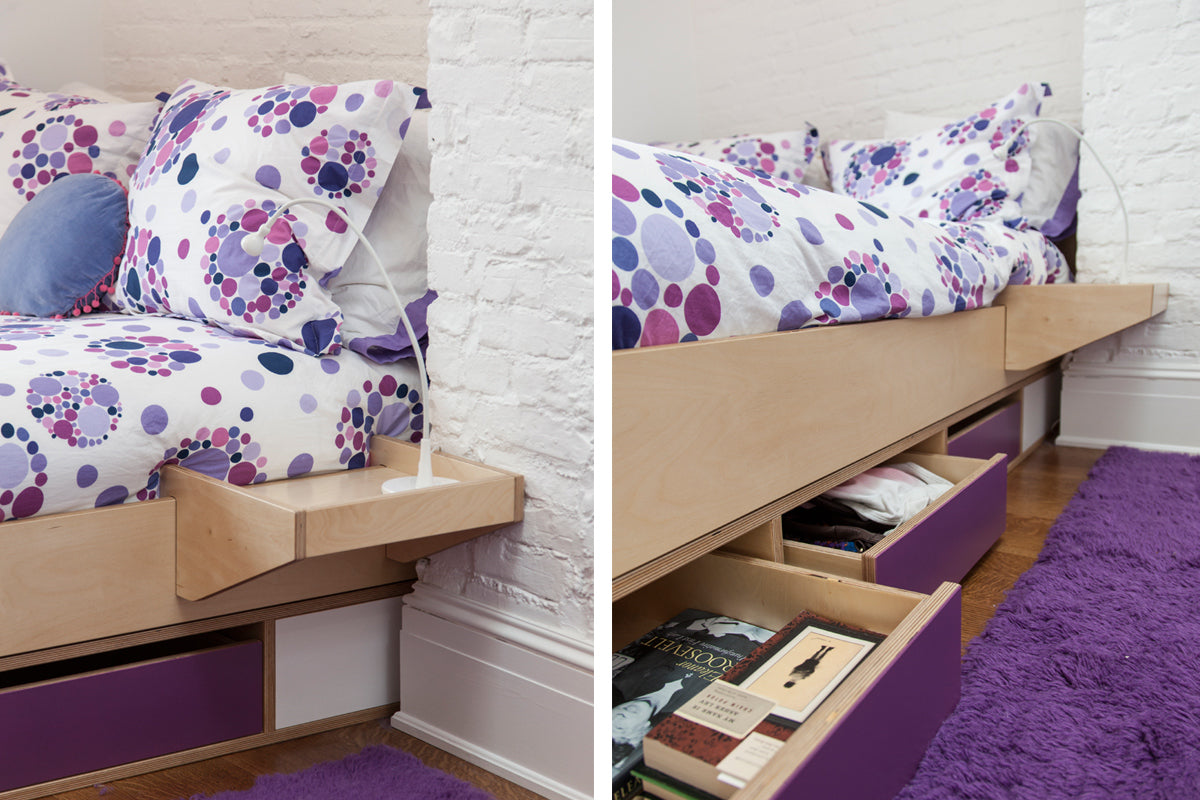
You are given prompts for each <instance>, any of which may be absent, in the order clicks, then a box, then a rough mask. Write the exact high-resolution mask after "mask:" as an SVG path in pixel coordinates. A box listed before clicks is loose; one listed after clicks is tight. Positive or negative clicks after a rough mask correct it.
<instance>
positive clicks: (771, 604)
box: [613, 553, 961, 800]
mask: <svg viewBox="0 0 1200 800" xmlns="http://www.w3.org/2000/svg"><path fill="white" fill-rule="evenodd" d="M960 607H961V598H960V594H959V587H958V586H956V585H954V584H950V583H945V584H942V585H940V586H939V587H937V589H936V590H934V591H933V593H932V594H929V595H925V594H919V593H915V592H908V591H904V590H901V589H895V588H891V587H887V586H877V585H872V584H867V583H863V582H861V581H856V580H850V579H847V578H840V577H837V576H832V575H827V574H823V573H813V572H808V571H805V570H801V569H797V568H795V567H791V566H788V565H785V564H779V563H772V562H768V561H763V560H761V559H755V558H749V557H746V556H741V555H735V554H725V553H713V554H709V555H706V556H702V557H701V558H698V559H696V560H695V561H692V562H690V563H689V564H687V565H685V566H683V567H681V568H679V569H677V570H675V571H674V572H672V573H671V574H669V575H667V576H665V577H663V578H660V579H659V580H657V581H654V582H653V583H651V584H648V585H647V586H645V587H643V588H641V589H639V590H637V591H636V592H634V593H632V594H629V595H627V596H626V597H623V598H622V599H621V600H619V601H617V602H616V603H614V604H613V650H614V652H615V651H616V650H618V649H620V648H621V647H623V646H624V645H625V644H627V643H628V642H631V641H633V640H634V639H636V638H637V637H638V636H641V635H642V634H644V633H645V632H646V631H649V630H651V629H653V628H654V627H655V626H656V625H658V624H660V623H661V622H663V621H664V620H667V619H670V618H671V617H672V616H674V615H675V614H677V613H678V612H679V611H681V610H683V609H686V608H700V609H705V610H708V611H713V612H716V613H719V614H725V615H727V616H731V617H734V618H736V619H741V620H744V621H746V622H749V623H752V624H754V625H759V626H762V627H765V628H769V629H771V630H777V629H779V628H781V627H783V626H784V625H785V624H786V623H787V622H788V621H789V620H791V619H792V618H793V617H794V616H796V615H797V614H798V613H799V612H800V611H802V610H809V611H813V612H816V613H818V614H821V615H823V616H826V617H829V618H832V619H835V620H838V621H841V622H845V623H848V624H851V625H857V626H861V627H864V628H868V629H871V630H875V631H877V632H879V633H883V634H885V635H886V637H887V638H886V639H884V641H883V642H882V643H881V644H880V645H879V646H878V647H877V648H876V649H875V650H874V651H873V652H872V653H871V654H870V655H869V656H868V657H867V658H866V659H865V660H864V661H863V662H862V664H860V665H859V666H858V668H857V669H855V671H854V672H853V673H851V674H850V675H849V677H847V679H846V680H845V681H843V682H842V683H841V685H839V686H838V687H837V689H835V690H834V692H833V693H832V694H830V695H829V697H828V698H826V699H825V701H824V702H823V703H822V704H821V705H820V706H819V707H818V708H817V710H816V711H815V712H814V713H813V715H812V716H811V717H809V719H808V720H807V721H806V722H805V723H804V724H803V725H801V726H800V728H799V729H798V730H797V731H796V732H795V733H794V734H793V735H792V736H791V738H790V739H788V741H787V743H786V744H785V745H784V746H783V747H782V748H781V749H780V750H779V752H777V753H776V754H775V755H774V757H772V759H771V761H770V762H769V763H768V764H767V766H766V767H764V768H763V769H762V770H761V771H760V772H759V774H758V775H757V777H756V778H755V779H754V780H753V781H752V782H750V783H749V784H748V785H747V786H746V787H745V788H743V789H741V790H739V791H738V792H737V793H736V794H735V795H734V800H749V798H768V797H771V798H790V797H795V798H802V797H803V798H811V797H854V798H862V799H863V800H867V799H869V798H879V800H888V799H889V798H891V797H893V796H894V795H895V793H896V791H897V790H898V789H899V788H900V787H902V786H903V785H904V783H905V782H907V781H908V779H909V778H910V777H911V776H912V774H913V772H914V771H915V769H916V767H917V764H918V763H919V762H920V759H921V756H922V755H923V754H924V752H925V748H926V747H927V746H928V744H929V741H930V740H931V739H932V738H933V735H934V734H935V733H936V732H937V729H938V727H939V726H940V725H941V723H942V720H943V719H944V718H945V717H946V715H947V714H949V713H950V711H951V710H952V709H953V708H954V706H955V704H956V703H957V702H958V696H959V680H960V675H959V630H960V621H959V620H960ZM881 731H886V732H887V735H886V737H885V738H886V746H880V747H874V746H868V749H867V750H866V751H864V742H866V743H870V742H875V743H878V742H879V741H880V738H879V736H880V732H881ZM864 753H866V755H864ZM864 758H865V759H866V761H864Z"/></svg>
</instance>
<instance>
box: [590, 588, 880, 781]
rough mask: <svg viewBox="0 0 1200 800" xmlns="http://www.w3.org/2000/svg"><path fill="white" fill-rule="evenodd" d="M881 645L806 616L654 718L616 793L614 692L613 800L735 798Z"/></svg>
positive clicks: (873, 636) (869, 635)
mask: <svg viewBox="0 0 1200 800" xmlns="http://www.w3.org/2000/svg"><path fill="white" fill-rule="evenodd" d="M685 613H697V614H698V613H702V612H685ZM741 624H743V625H744V624H745V623H741ZM757 630H760V631H761V630H762V629H757ZM883 638H884V637H883V636H882V635H880V634H878V633H874V632H872V631H867V630H863V629H860V628H854V627H850V626H846V625H842V624H840V623H838V622H835V621H833V620H830V619H826V618H824V617H820V616H818V615H816V614H812V613H809V612H802V613H801V614H799V615H798V616H797V617H795V618H794V619H793V620H792V621H791V622H789V623H788V624H787V625H786V626H785V627H784V628H783V629H782V630H780V631H779V632H778V633H775V634H774V635H770V637H769V638H766V640H765V641H763V642H762V643H761V644H759V645H758V646H757V647H754V648H753V649H752V650H751V651H749V652H748V653H747V654H745V656H744V657H742V658H740V659H738V660H737V661H736V663H733V664H731V665H729V667H728V669H726V670H723V671H722V673H721V674H720V675H719V676H716V675H714V676H712V677H710V678H709V679H708V680H707V681H704V682H703V684H702V685H700V686H699V687H698V688H694V689H693V690H692V691H690V692H689V693H688V696H687V698H686V699H685V700H683V701H681V702H674V703H672V705H673V708H672V709H671V712H670V713H669V714H668V713H660V714H658V715H656V716H655V718H654V720H653V724H652V725H651V726H650V727H649V729H648V730H646V731H645V732H644V734H643V735H642V740H641V754H640V756H641V761H640V763H639V762H638V761H637V760H636V759H635V760H634V762H633V763H631V764H629V765H628V769H629V772H630V774H631V776H632V777H631V778H625V779H624V780H623V781H622V782H621V783H620V786H618V783H617V782H616V778H617V772H616V766H617V758H616V743H617V739H616V736H617V734H616V730H617V708H616V706H617V704H616V696H615V694H614V712H613V720H614V740H613V741H614V798H616V797H617V794H618V790H620V791H622V792H623V795H622V797H627V796H629V795H632V794H635V793H637V792H639V791H640V792H641V793H642V794H643V795H645V796H649V797H656V798H661V800H675V798H684V799H685V800H712V798H729V797H731V796H732V795H733V793H734V792H736V791H737V790H738V789H740V788H742V787H744V786H745V785H746V784H747V783H749V781H750V780H751V779H753V778H754V776H755V775H756V774H758V771H759V770H760V769H762V767H763V766H764V765H765V764H766V763H767V762H768V761H769V760H770V759H771V757H772V756H773V755H774V754H775V752H776V751H777V750H778V749H779V748H780V747H782V746H783V743H784V742H785V741H787V739H788V737H789V736H791V734H792V732H793V731H795V730H796V729H797V728H798V727H799V726H800V725H801V724H802V723H803V722H804V720H805V719H807V718H808V717H809V716H810V715H811V714H812V713H813V711H814V710H815V709H816V708H817V706H818V705H819V704H820V703H821V702H822V701H823V700H824V699H825V698H826V697H828V696H829V695H830V694H831V693H832V692H833V690H834V689H836V688H837V687H838V685H839V684H841V682H842V681H843V680H845V678H846V676H848V675H849V674H850V672H851V671H852V670H853V669H854V668H855V667H857V666H858V665H859V664H860V663H861V662H862V661H863V659H864V658H866V656H867V654H868V653H870V652H871V650H872V649H873V648H874V647H875V645H876V644H878V643H879V642H880V641H882V640H883ZM644 640H645V637H643V640H639V641H644ZM622 652H624V651H622ZM617 655H620V654H617ZM615 658H616V656H614V659H615ZM632 663H636V662H631V664H632ZM631 664H627V665H626V668H628V667H629V666H630V665H631ZM615 666H616V662H615V661H614V667H615ZM615 674H616V673H615V669H614V692H615V690H616V677H615ZM618 800H620V799H619V798H618Z"/></svg>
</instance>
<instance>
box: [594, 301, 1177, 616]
mask: <svg viewBox="0 0 1200 800" xmlns="http://www.w3.org/2000/svg"><path fill="white" fill-rule="evenodd" d="M1165 307H1166V287H1165V286H1162V285H1150V284H1141V285H1126V286H1092V285H1086V284H1064V285H1048V286H1010V287H1009V288H1008V289H1006V290H1005V291H1004V292H1003V293H1001V295H1000V299H999V301H998V304H997V305H995V306H993V307H990V308H984V309H978V310H974V311H965V312H960V313H957V314H949V315H945V316H939V317H929V318H922V319H913V320H881V321H876V322H868V323H862V324H856V325H843V326H832V327H826V328H813V329H809V330H801V331H791V332H784V333H773V334H762V335H755V336H744V337H736V338H732V339H724V340H713V341H706V342H694V343H685V344H679V345H667V346H661V347H646V348H639V349H632V350H622V351H616V352H614V353H613V355H612V369H613V532H614V533H613V575H614V582H613V590H614V596H615V597H617V598H619V597H622V596H624V595H625V594H628V593H629V592H630V591H632V590H634V589H636V588H638V587H640V586H643V585H645V584H646V583H648V582H650V581H652V580H654V579H655V578H656V577H658V576H660V575H663V574H665V573H667V572H670V571H671V570H672V569H674V568H675V567H677V566H679V565H681V564H684V563H686V562H687V561H689V560H691V559H692V558H695V557H696V556H698V555H699V554H701V553H703V552H708V551H710V550H714V549H716V548H718V547H721V546H722V545H724V544H727V543H728V542H730V541H732V540H734V539H736V538H738V537H739V536H741V535H743V534H745V533H746V532H748V531H749V530H751V529H754V528H755V527H757V526H758V525H760V524H762V523H764V522H767V521H769V520H770V519H771V518H772V517H773V516H776V515H778V514H780V513H782V511H784V510H786V509H788V508H791V507H794V506H796V505H799V504H800V503H802V502H804V501H805V500H807V499H809V498H810V497H813V496H815V495H816V494H819V493H820V492H821V491H824V489H825V488H828V487H829V486H832V485H834V484H835V483H837V482H840V481H841V480H844V479H845V478H846V477H849V476H851V475H853V474H856V473H857V472H859V471H861V470H863V469H866V468H867V467H869V466H873V465H874V464H878V463H880V462H883V461H885V460H887V459H889V458H891V457H893V456H895V455H897V454H899V453H902V452H904V451H906V450H910V449H914V448H917V449H926V450H928V449H934V450H936V449H938V448H939V447H945V444H944V442H945V436H946V432H947V431H948V430H949V429H950V428H951V427H952V426H954V425H955V424H956V423H959V422H960V421H962V420H964V419H967V418H969V417H971V416H972V415H973V414H976V413H978V412H979V411H981V410H984V409H987V408H989V407H990V406H992V405H994V404H996V403H998V402H1001V401H1004V400H1005V399H1007V398H1010V397H1012V396H1013V395H1014V394H1015V393H1016V392H1018V391H1020V390H1021V389H1022V388H1023V387H1025V386H1027V385H1029V384H1031V383H1033V382H1034V381H1036V380H1037V379H1038V378H1040V377H1042V376H1043V375H1045V374H1047V373H1048V372H1049V371H1050V370H1051V369H1052V368H1053V367H1054V365H1055V364H1056V363H1057V361H1058V359H1059V358H1060V357H1062V356H1063V355H1065V354H1066V353H1068V352H1070V351H1071V350H1072V349H1075V348H1077V347H1080V346H1082V345H1084V344H1086V343H1087V342H1090V341H1095V340H1097V339H1100V338H1102V337H1104V336H1106V335H1108V334H1110V333H1113V332H1115V331H1118V330H1121V329H1123V328H1125V327H1128V326H1130V325H1133V324H1136V323H1137V322H1140V321H1142V320H1145V319H1149V318H1150V317H1151V316H1153V315H1155V314H1158V313H1160V312H1161V311H1163V310H1164V309H1165ZM714 387H719V388H718V389H714ZM943 452H945V451H944V450H943Z"/></svg>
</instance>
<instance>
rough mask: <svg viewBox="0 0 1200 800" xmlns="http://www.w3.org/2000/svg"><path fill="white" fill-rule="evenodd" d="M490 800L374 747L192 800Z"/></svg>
mask: <svg viewBox="0 0 1200 800" xmlns="http://www.w3.org/2000/svg"><path fill="white" fill-rule="evenodd" d="M400 799H402V800H492V796H491V795H490V794H488V793H487V792H485V791H484V790H482V789H480V788H478V787H476V786H472V785H471V784H469V783H466V782H465V781H461V780H459V779H458V778H455V777H452V776H450V775H447V774H446V773H444V772H441V771H439V770H436V769H433V768H432V767H427V766H425V765H424V764H422V763H421V761H420V759H418V758H417V757H416V756H414V755H411V754H409V753H405V752H404V751H402V750H395V749H393V748H391V747H385V746H383V745H376V746H374V747H368V748H367V749H365V750H363V751H362V752H361V753H356V754H354V755H352V756H347V757H345V758H343V759H342V760H340V761H330V762H327V763H324V764H317V765H315V766H312V767H309V768H308V769H306V770H302V771H300V772H294V773H291V774H288V775H263V776H262V777H260V778H259V779H258V780H257V781H256V782H255V783H254V786H253V787H251V788H250V789H247V790H246V791H244V792H221V793H220V794H214V795H211V796H208V795H196V796H194V797H192V798H191V800H400Z"/></svg>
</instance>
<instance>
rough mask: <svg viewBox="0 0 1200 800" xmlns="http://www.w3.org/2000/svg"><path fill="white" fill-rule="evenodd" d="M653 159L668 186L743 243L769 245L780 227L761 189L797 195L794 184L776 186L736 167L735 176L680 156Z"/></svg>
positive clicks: (662, 155) (660, 154) (660, 155)
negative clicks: (768, 240)
mask: <svg viewBox="0 0 1200 800" xmlns="http://www.w3.org/2000/svg"><path fill="white" fill-rule="evenodd" d="M654 155H655V158H656V160H657V162H658V165H659V169H660V170H661V172H662V174H663V177H665V178H666V179H667V182H668V183H670V184H671V185H672V186H674V187H675V189H677V190H678V191H679V192H680V193H682V194H683V196H684V197H686V198H688V199H689V200H691V201H692V203H694V204H695V205H696V207H697V208H699V209H700V210H701V211H703V212H704V213H705V214H707V215H708V217H709V219H710V220H712V221H714V222H718V223H720V224H721V225H723V226H724V227H725V228H727V229H728V230H729V232H730V233H732V234H733V236H734V237H735V238H738V239H741V240H742V241H744V242H762V241H766V240H767V239H770V238H771V237H773V236H774V235H775V230H776V229H777V228H779V227H780V226H781V223H780V221H779V210H778V209H777V208H776V207H775V206H773V205H771V204H770V203H769V202H767V199H766V198H765V197H764V195H763V193H762V191H761V190H760V188H759V186H763V187H766V188H767V189H768V190H780V191H785V192H788V193H789V194H798V191H797V190H796V189H794V188H791V187H792V186H793V185H792V184H790V183H784V182H776V181H775V180H774V179H772V178H768V177H763V176H760V175H757V174H756V173H755V172H754V171H753V170H749V169H746V168H745V167H735V168H734V171H735V172H736V173H737V174H736V175H735V174H733V173H729V172H723V171H720V170H716V169H713V168H711V167H710V166H708V165H706V164H702V163H700V162H694V161H691V160H690V159H688V158H686V157H685V156H682V155H679V154H673V153H668V152H658V153H655V154H654ZM755 184H759V186H756V185H755Z"/></svg>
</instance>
